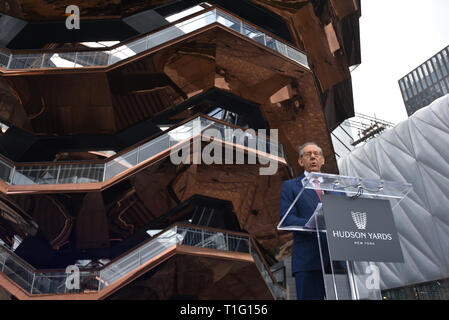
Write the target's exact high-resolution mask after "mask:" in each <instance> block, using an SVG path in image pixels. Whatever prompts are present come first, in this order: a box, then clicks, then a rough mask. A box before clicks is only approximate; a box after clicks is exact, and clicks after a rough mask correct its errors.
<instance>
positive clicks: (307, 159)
mask: <svg viewBox="0 0 449 320" xmlns="http://www.w3.org/2000/svg"><path fill="white" fill-rule="evenodd" d="M298 163H299V165H300V166H301V167H303V168H304V170H306V171H308V172H321V167H322V166H323V165H324V157H323V155H322V154H321V152H320V149H318V147H317V146H315V145H308V146H306V147H305V148H304V149H303V150H302V157H300V158H299V159H298Z"/></svg>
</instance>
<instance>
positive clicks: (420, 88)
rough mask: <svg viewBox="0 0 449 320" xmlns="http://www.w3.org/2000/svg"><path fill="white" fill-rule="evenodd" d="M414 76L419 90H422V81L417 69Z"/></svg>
mask: <svg viewBox="0 0 449 320" xmlns="http://www.w3.org/2000/svg"><path fill="white" fill-rule="evenodd" d="M413 77H414V80H415V84H416V87H418V92H421V91H422V87H421V81H419V78H418V73H417V72H416V70H413Z"/></svg>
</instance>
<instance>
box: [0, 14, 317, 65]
mask: <svg viewBox="0 0 449 320" xmlns="http://www.w3.org/2000/svg"><path fill="white" fill-rule="evenodd" d="M213 23H219V24H221V25H222V26H225V27H227V28H229V29H232V30H234V31H236V32H238V33H240V34H242V35H244V36H245V37H247V38H250V39H252V40H254V41H256V42H258V43H260V44H261V45H264V46H266V47H268V48H270V49H272V50H275V51H276V52H278V53H280V54H281V55H283V56H285V57H287V58H289V59H291V60H293V61H294V62H296V63H299V64H300V65H302V66H304V67H306V68H307V69H309V64H308V61H307V56H306V55H305V54H304V53H302V52H301V51H299V50H297V49H295V48H293V47H292V46H290V45H287V44H285V43H284V42H281V41H279V40H277V39H275V38H273V37H272V36H270V35H268V34H267V33H265V32H263V31H260V30H259V29H258V28H256V27H254V26H252V25H250V24H248V23H246V22H244V21H243V20H241V19H239V18H237V17H235V16H233V15H231V14H230V13H227V12H226V11H224V10H222V9H218V8H214V9H212V10H211V9H208V10H206V11H205V12H203V13H201V12H200V13H198V14H196V15H193V17H191V18H189V19H187V20H184V21H182V22H179V23H175V24H171V25H169V26H167V27H166V28H164V29H162V30H159V31H156V32H154V33H151V34H149V35H146V36H144V37H142V38H139V39H137V40H134V41H131V42H128V43H126V44H124V45H117V46H114V47H112V49H110V50H104V49H103V50H90V51H78V52H45V53H14V52H13V53H10V52H7V51H6V50H1V49H0V67H1V68H4V69H7V70H18V69H43V68H46V69H47V68H50V69H52V68H83V67H104V66H110V65H112V64H114V63H117V62H120V61H123V60H125V59H128V58H130V57H133V56H135V55H137V54H140V53H142V52H144V51H147V50H150V49H152V48H155V47H157V46H159V45H161V44H164V43H167V42H168V41H171V40H174V39H177V38H179V37H181V36H184V35H186V34H189V33H192V32H194V31H196V30H199V29H201V28H203V27H206V26H208V25H211V24H213Z"/></svg>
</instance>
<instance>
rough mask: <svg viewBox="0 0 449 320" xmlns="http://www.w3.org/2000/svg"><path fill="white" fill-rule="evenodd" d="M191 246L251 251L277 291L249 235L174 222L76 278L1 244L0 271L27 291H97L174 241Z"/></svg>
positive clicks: (160, 251)
mask: <svg viewBox="0 0 449 320" xmlns="http://www.w3.org/2000/svg"><path fill="white" fill-rule="evenodd" d="M176 244H179V245H184V246H193V247H200V248H209V249H214V250H223V251H229V252H241V253H249V254H252V255H253V257H254V258H255V261H256V264H257V267H258V268H259V270H260V271H261V272H262V273H263V278H264V279H265V281H268V282H267V285H269V287H270V290H271V291H272V292H273V290H274V291H275V292H276V293H277V294H278V295H279V293H278V292H277V291H276V289H273V288H274V287H276V285H275V284H274V283H273V279H272V278H271V277H270V276H269V274H268V271H267V269H266V268H265V265H264V264H263V263H262V261H261V259H260V257H259V256H258V254H257V252H256V250H253V248H252V245H251V238H250V236H249V235H248V236H245V235H243V234H242V235H238V234H233V233H228V232H226V231H224V230H223V231H222V230H209V229H202V228H198V227H196V226H183V225H175V226H174V227H171V228H169V229H167V230H165V231H162V232H161V233H159V234H158V235H156V236H155V237H154V238H153V239H151V240H149V241H147V242H146V243H144V244H142V245H140V246H139V247H137V248H134V249H133V250H131V251H129V252H128V253H127V254H124V255H122V256H121V257H119V258H118V259H116V260H113V261H111V262H110V263H108V264H107V265H106V266H104V267H103V268H101V269H98V270H90V271H83V270H80V272H79V274H78V275H77V276H79V278H78V279H79V281H77V280H76V281H75V280H74V274H73V273H66V272H65V270H61V271H51V272H50V271H49V272H40V271H39V270H35V269H34V268H33V267H32V266H30V265H29V264H28V263H26V262H25V261H23V260H22V259H20V258H19V257H17V256H16V255H15V253H14V252H12V251H10V250H9V249H7V248H6V247H4V246H3V245H0V271H1V272H3V273H4V274H5V275H6V276H8V277H9V279H11V280H13V281H14V282H15V283H16V284H18V285H19V286H20V287H21V288H23V289H24V290H25V291H26V292H27V293H29V294H68V293H92V292H99V291H101V290H102V289H104V288H106V287H107V286H109V285H111V284H113V283H115V282H116V281H118V280H119V279H121V278H122V277H124V276H126V275H128V274H129V273H131V272H133V271H134V270H135V269H136V268H138V267H140V266H143V265H144V264H146V263H148V262H150V260H152V259H154V258H156V257H157V256H158V255H160V254H163V253H164V252H165V251H167V250H168V249H170V248H171V247H173V246H174V245H176Z"/></svg>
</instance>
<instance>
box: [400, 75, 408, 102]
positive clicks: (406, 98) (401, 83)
mask: <svg viewBox="0 0 449 320" xmlns="http://www.w3.org/2000/svg"><path fill="white" fill-rule="evenodd" d="M399 85H400V86H401V92H402V96H403V97H404V100H405V101H407V100H408V96H407V91H406V90H405V84H404V80H403V79H402V80H400V81H399Z"/></svg>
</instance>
